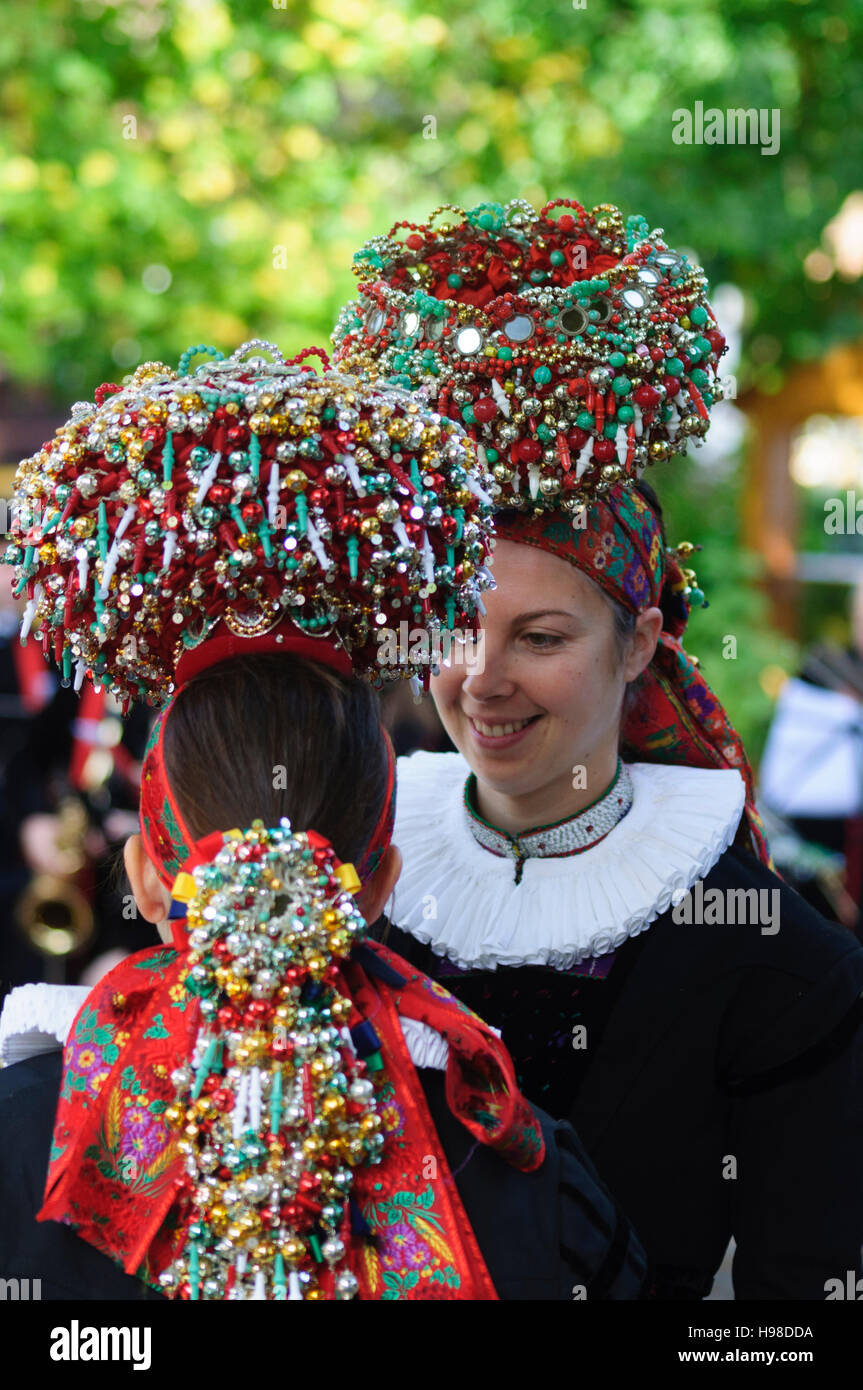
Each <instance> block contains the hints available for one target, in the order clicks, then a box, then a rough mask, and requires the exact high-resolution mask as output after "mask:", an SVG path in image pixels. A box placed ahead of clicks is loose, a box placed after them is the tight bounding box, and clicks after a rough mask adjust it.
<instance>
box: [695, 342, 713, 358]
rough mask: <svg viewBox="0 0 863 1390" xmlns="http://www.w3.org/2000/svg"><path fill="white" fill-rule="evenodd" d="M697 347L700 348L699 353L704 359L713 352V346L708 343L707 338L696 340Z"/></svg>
mask: <svg viewBox="0 0 863 1390" xmlns="http://www.w3.org/2000/svg"><path fill="white" fill-rule="evenodd" d="M695 346H696V347H697V348H698V351H699V352H700V353H701V355H702V357H708V356H709V355H710V353H711V352H712V351H713V347H712V344H711V343H710V342H709V341H708V339H707V338H696V339H695Z"/></svg>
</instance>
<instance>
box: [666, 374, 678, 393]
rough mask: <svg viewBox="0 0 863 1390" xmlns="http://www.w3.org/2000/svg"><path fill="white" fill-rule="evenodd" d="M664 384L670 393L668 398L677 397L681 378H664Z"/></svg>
mask: <svg viewBox="0 0 863 1390" xmlns="http://www.w3.org/2000/svg"><path fill="white" fill-rule="evenodd" d="M662 384H663V386H664V387H665V390H666V392H667V393H668V396H669V397H673V396H676V395H677V393H678V391H679V390H680V378H679V377H676V376H664V377H663V378H662Z"/></svg>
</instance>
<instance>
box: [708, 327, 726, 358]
mask: <svg viewBox="0 0 863 1390" xmlns="http://www.w3.org/2000/svg"><path fill="white" fill-rule="evenodd" d="M704 336H705V338H706V339H707V341H708V343H709V344H710V346H711V347H712V348H713V351H714V352H715V353H716V355H717V357H721V356H722V351H723V349H724V347H725V334H724V333H720V332H719V329H718V328H711V329H709V330H708V332H707V333H705V335H704Z"/></svg>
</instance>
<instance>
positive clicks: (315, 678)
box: [164, 652, 388, 864]
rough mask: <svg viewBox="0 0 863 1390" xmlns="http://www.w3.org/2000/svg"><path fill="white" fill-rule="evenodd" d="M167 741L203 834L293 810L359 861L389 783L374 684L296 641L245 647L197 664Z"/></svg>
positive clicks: (189, 814)
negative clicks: (283, 647)
mask: <svg viewBox="0 0 863 1390" xmlns="http://www.w3.org/2000/svg"><path fill="white" fill-rule="evenodd" d="M164 750H165V768H166V771H167V774H168V778H169V780H170V783H171V788H172V790H173V792H174V795H175V797H176V799H177V804H178V806H179V808H180V811H181V813H182V816H183V819H184V820H185V822H186V825H187V826H188V828H189V830H190V831H191V832H192V834H193V835H194V836H195V837H196V838H199V837H200V836H202V835H207V834H210V833H211V832H212V831H214V830H230V829H232V828H234V827H235V826H236V827H239V828H240V829H246V828H248V827H249V826H250V825H251V823H252V821H253V820H255V819H257V818H260V819H261V820H263V822H264V824H265V825H267V826H276V825H278V823H279V820H280V818H281V817H282V816H287V817H288V818H289V820H290V822H291V824H292V825H293V826H294V827H295V828H296V829H297V830H317V831H318V833H319V834H321V835H325V836H326V837H327V839H328V840H329V841H330V842H331V843H332V845H333V848H334V849H335V851H336V853H337V854H338V856H339V858H340V859H343V860H348V861H350V862H351V863H354V864H358V863H359V862H360V861H361V859H362V856H363V854H364V852H365V850H366V848H367V846H368V843H369V841H370V839H371V836H372V832H373V831H374V828H375V825H376V823H377V821H378V818H379V816H380V813H381V810H382V807H383V802H384V797H385V795H386V788H387V772H388V760H387V750H386V746H385V743H384V734H383V730H382V728H381V720H380V706H379V702H378V697H377V695H376V694H375V692H374V691H373V690H372V689H371V687H370V686H368V685H366V684H365V683H364V682H362V681H360V680H355V679H354V678H353V677H349V676H347V677H346V676H341V675H340V674H339V673H338V672H336V671H334V670H332V669H331V668H330V667H328V666H321V665H318V664H317V663H316V662H311V661H306V660H304V659H303V658H301V657H297V656H292V655H291V654H290V653H288V652H285V653H282V652H276V653H272V654H260V655H257V656H254V655H249V656H244V657H239V658H237V659H235V660H231V661H227V662H223V663H221V664H220V665H218V666H214V667H211V668H210V669H209V670H206V671H203V672H202V673H201V674H200V675H199V676H196V677H195V679H194V680H192V681H191V682H190V683H189V685H188V686H186V687H185V689H183V690H182V691H181V692H180V694H179V695H178V697H177V699H176V702H175V705H174V707H173V709H172V710H171V713H170V715H169V716H168V720H167V723H166V725H165V732H164Z"/></svg>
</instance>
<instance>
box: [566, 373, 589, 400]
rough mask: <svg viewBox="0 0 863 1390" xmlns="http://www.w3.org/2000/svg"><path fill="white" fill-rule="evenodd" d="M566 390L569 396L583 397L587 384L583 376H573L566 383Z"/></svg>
mask: <svg viewBox="0 0 863 1390" xmlns="http://www.w3.org/2000/svg"><path fill="white" fill-rule="evenodd" d="M566 389H567V391H568V392H569V394H570V395H571V396H583V395H584V393H585V391H586V390H587V382H586V381H585V379H584V377H583V376H574V377H572V378H571V379H570V380H569V381H568V382H567V383H566Z"/></svg>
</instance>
